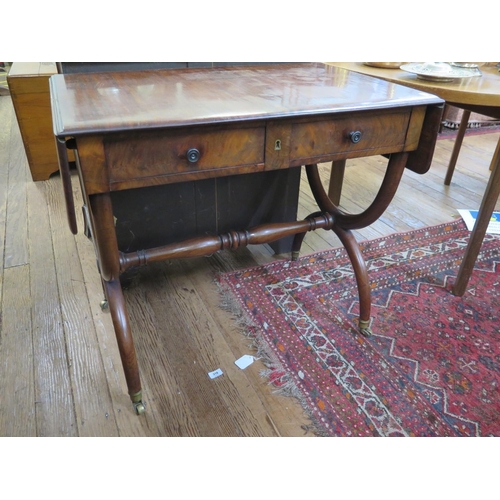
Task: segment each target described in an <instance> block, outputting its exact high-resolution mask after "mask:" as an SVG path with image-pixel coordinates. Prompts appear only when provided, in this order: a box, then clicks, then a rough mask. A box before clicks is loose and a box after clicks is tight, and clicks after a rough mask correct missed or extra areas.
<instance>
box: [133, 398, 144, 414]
mask: <svg viewBox="0 0 500 500" xmlns="http://www.w3.org/2000/svg"><path fill="white" fill-rule="evenodd" d="M134 411H135V414H136V415H142V414H143V413H145V412H146V407H145V406H144V403H143V402H142V401H139V402H138V403H134Z"/></svg>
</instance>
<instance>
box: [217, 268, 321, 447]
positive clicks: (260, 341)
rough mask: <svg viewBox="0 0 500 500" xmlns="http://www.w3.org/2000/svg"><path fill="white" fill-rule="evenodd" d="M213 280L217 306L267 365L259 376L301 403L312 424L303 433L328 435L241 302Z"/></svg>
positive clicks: (275, 390) (275, 389)
mask: <svg viewBox="0 0 500 500" xmlns="http://www.w3.org/2000/svg"><path fill="white" fill-rule="evenodd" d="M214 282H215V284H216V286H217V288H218V290H219V297H220V302H219V306H220V307H221V309H223V310H224V311H227V312H229V313H230V314H231V316H232V317H233V319H234V321H235V323H236V326H237V328H238V329H239V330H240V333H241V334H242V335H244V336H245V337H246V338H247V339H249V340H250V344H249V348H250V349H252V350H253V351H254V352H255V354H256V357H257V358H259V359H260V360H261V361H262V363H263V364H264V365H265V366H266V369H265V370H261V371H260V372H259V374H260V376H261V377H263V378H265V379H266V380H267V382H268V384H269V385H271V386H273V387H274V389H273V391H272V392H273V393H274V394H277V395H279V396H285V397H292V398H295V399H296V400H297V401H298V402H299V403H300V405H301V407H302V409H303V410H304V413H305V414H306V416H307V418H309V420H310V421H311V426H310V427H309V426H308V427H307V429H305V430H306V432H307V431H312V432H313V433H314V434H315V435H317V436H320V437H328V436H329V434H328V433H327V432H325V430H324V426H322V425H320V424H319V422H318V421H317V418H316V416H315V415H314V413H313V412H312V410H311V408H310V406H309V405H308V404H307V401H306V398H305V396H304V394H303V393H302V391H301V390H300V389H299V388H298V387H297V385H296V384H295V382H294V380H293V378H292V377H291V376H290V375H289V374H288V373H287V372H286V371H285V369H284V368H283V365H282V364H281V362H280V361H279V359H278V358H277V357H276V355H275V354H274V352H273V351H272V349H271V348H270V347H269V345H268V344H267V342H266V340H265V339H264V337H263V336H262V335H261V333H260V331H259V328H258V326H257V324H256V323H255V322H254V321H253V320H252V319H251V318H250V317H249V315H248V313H247V312H246V311H245V309H244V307H243V306H242V304H240V302H239V301H238V300H237V299H236V297H235V296H234V295H233V294H232V292H231V290H230V289H229V287H228V286H227V285H224V284H223V283H221V281H220V280H219V279H218V277H217V276H216V277H215V278H214ZM276 373H279V374H280V376H279V386H277V384H276V379H275V380H273V375H274V374H276Z"/></svg>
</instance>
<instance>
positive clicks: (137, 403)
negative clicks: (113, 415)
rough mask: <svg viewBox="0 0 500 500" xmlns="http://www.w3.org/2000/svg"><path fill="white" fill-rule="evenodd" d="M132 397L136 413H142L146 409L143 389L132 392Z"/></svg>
mask: <svg viewBox="0 0 500 500" xmlns="http://www.w3.org/2000/svg"><path fill="white" fill-rule="evenodd" d="M130 399H131V400H132V404H133V405H134V410H135V414H136V415H142V414H143V413H144V412H145V411H146V404H145V403H143V402H142V391H139V392H136V393H135V394H131V396H130Z"/></svg>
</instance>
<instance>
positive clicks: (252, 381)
mask: <svg viewBox="0 0 500 500" xmlns="http://www.w3.org/2000/svg"><path fill="white" fill-rule="evenodd" d="M498 137H499V134H498V133H497V134H488V135H478V136H473V137H467V138H466V139H465V143H464V145H463V148H462V152H461V155H460V158H459V162H458V166H457V171H456V173H455V176H454V178H453V182H452V185H451V186H450V187H446V186H444V185H443V179H444V175H445V170H446V165H447V161H448V159H449V157H450V154H451V149H452V145H453V142H452V141H451V140H442V141H439V142H438V145H437V149H436V154H435V157H434V162H433V165H432V168H431V171H430V172H429V173H428V174H426V175H425V176H418V175H416V174H413V173H412V172H406V173H405V175H404V178H403V182H402V185H401V187H400V190H399V192H398V194H397V195H396V198H395V200H394V201H393V203H392V205H391V206H390V208H389V209H388V210H387V212H386V213H385V214H384V216H383V217H382V218H381V220H379V221H377V222H376V223H375V224H373V226H371V227H369V228H366V229H365V230H363V231H360V232H357V233H356V236H357V238H358V239H359V240H362V239H368V238H370V239H371V238H375V237H379V236H382V235H386V234H389V233H392V232H395V231H406V230H410V229H416V228H419V227H422V226H427V225H434V224H438V223H443V222H448V221H450V220H452V219H453V218H455V217H457V212H456V209H457V208H477V207H478V206H479V203H480V199H481V197H482V193H483V191H484V188H485V185H486V182H487V177H488V166H489V161H490V159H491V156H492V154H493V151H494V147H495V144H496V141H497V140H498ZM385 163H386V160H384V159H383V158H381V157H374V158H371V159H363V160H356V161H351V162H349V163H348V167H347V172H346V183H345V188H344V193H343V197H342V207H343V208H345V209H346V210H349V211H359V210H360V208H361V207H365V206H366V205H367V203H369V202H370V201H371V199H372V198H373V195H374V193H375V191H376V189H377V187H378V185H379V184H380V182H381V176H382V174H383V172H384V165H385ZM321 169H322V174H323V175H324V180H325V183H326V182H327V179H328V166H327V165H322V166H321ZM73 181H74V182H73V186H74V192H75V196H76V197H77V201H79V200H80V199H81V196H80V192H79V187H78V185H77V182H76V179H73ZM355 184H357V185H359V187H357V188H356V189H355V188H354V185H355ZM313 211H315V207H314V205H313V203H312V197H311V193H310V190H309V189H308V187H307V186H306V185H305V183H304V182H303V183H302V189H301V195H300V207H299V217H305V216H306V215H308V214H309V213H311V212H313ZM79 223H80V228H81V227H83V226H82V223H81V221H79ZM332 245H334V246H339V242H338V240H337V239H336V237H335V236H334V235H333V233H328V232H325V231H318V232H316V233H309V234H308V235H307V236H306V239H305V242H304V246H303V253H305V252H312V251H317V250H324V249H327V248H329V247H330V246H332ZM276 258H278V257H277V256H274V255H272V253H271V252H270V251H269V249H268V247H266V246H262V247H261V246H258V247H253V248H252V249H242V250H239V251H237V252H233V253H230V252H224V253H222V254H218V255H215V256H213V257H209V258H201V259H194V260H185V261H176V262H169V263H161V264H158V265H151V266H149V267H147V268H144V269H143V271H142V272H141V273H140V275H139V277H138V280H137V282H136V284H135V285H134V286H132V287H131V288H130V289H129V290H127V291H126V299H127V304H128V307H129V314H130V317H131V323H132V328H133V332H134V334H135V341H136V347H137V351H138V357H139V363H140V367H141V375H142V381H143V390H144V396H145V400H146V402H147V411H146V414H145V415H142V416H136V415H135V414H134V413H133V410H132V406H131V404H130V402H129V397H128V395H127V390H126V386H125V380H124V377H123V374H122V370H121V365H120V359H119V355H118V350H117V346H116V343H115V339H114V332H113V328H112V325H111V319H110V316H109V314H106V313H104V312H102V311H101V309H100V307H99V302H100V300H101V299H102V289H101V285H100V282H99V276H98V273H97V269H96V262H95V257H94V251H93V247H92V245H91V243H90V242H89V241H88V240H87V239H86V238H85V236H84V235H83V234H81V233H80V234H78V235H77V236H76V237H74V236H73V235H72V234H71V232H70V230H69V228H68V225H67V222H66V215H65V211H64V206H63V197H62V188H61V182H60V178H59V177H58V176H57V175H56V176H53V177H52V178H51V179H50V180H48V181H45V182H37V183H34V182H32V181H31V177H30V172H29V168H28V164H27V160H26V155H25V152H24V149H23V146H22V142H21V138H20V134H19V129H18V126H17V122H16V120H15V115H14V112H13V108H12V101H11V98H10V96H2V97H0V304H1V309H0V328H1V329H0V436H313V435H314V433H313V432H312V430H311V428H310V422H309V420H308V418H307V416H306V415H305V414H304V413H303V411H302V408H301V407H300V406H299V404H298V403H297V402H296V401H295V400H294V399H292V398H287V397H283V396H278V395H276V394H274V393H273V391H272V388H271V387H270V386H269V385H268V384H267V383H266V380H265V379H263V378H262V377H261V376H260V373H259V372H260V370H262V369H263V368H264V367H263V365H262V362H261V361H256V362H255V363H254V364H253V365H251V366H250V367H248V368H247V369H246V370H240V369H239V368H237V367H236V366H235V365H234V361H235V360H236V359H237V358H239V357H240V356H241V355H243V354H251V353H252V349H251V347H250V346H249V340H248V339H247V338H245V337H244V336H243V335H242V334H241V332H240V330H239V329H238V327H237V325H236V324H235V322H234V321H232V319H231V317H230V315H229V313H227V312H225V311H224V310H223V309H222V308H221V307H219V300H220V298H219V294H218V291H217V288H216V286H215V285H214V282H213V273H214V272H219V271H228V270H232V269H236V268H243V267H248V266H253V265H256V264H260V263H265V262H270V261H272V260H273V259H276ZM217 368H221V369H222V370H223V372H224V375H223V376H221V377H219V378H217V379H214V380H210V379H209V377H208V376H207V373H208V372H209V371H212V370H215V369H217Z"/></svg>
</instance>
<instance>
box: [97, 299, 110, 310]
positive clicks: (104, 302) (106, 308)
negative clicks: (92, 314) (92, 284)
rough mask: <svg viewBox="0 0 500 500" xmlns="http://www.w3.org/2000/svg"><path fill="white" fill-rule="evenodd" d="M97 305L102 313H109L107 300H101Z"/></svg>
mask: <svg viewBox="0 0 500 500" xmlns="http://www.w3.org/2000/svg"><path fill="white" fill-rule="evenodd" d="M99 305H100V306H101V311H104V312H107V311H109V303H108V301H107V300H101V302H100V304H99Z"/></svg>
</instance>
